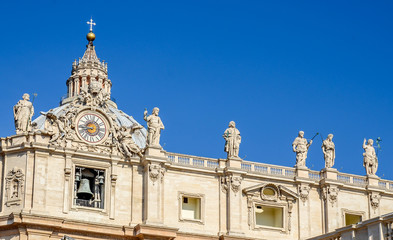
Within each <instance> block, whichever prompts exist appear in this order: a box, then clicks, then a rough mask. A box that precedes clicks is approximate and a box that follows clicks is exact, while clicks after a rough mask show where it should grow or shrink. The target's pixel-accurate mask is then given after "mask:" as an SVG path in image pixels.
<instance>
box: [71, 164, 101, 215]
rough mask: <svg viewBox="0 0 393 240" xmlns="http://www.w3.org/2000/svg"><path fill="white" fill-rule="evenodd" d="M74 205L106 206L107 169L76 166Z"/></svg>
mask: <svg viewBox="0 0 393 240" xmlns="http://www.w3.org/2000/svg"><path fill="white" fill-rule="evenodd" d="M74 180H75V181H74V182H75V184H74V205H76V206H81V207H92V208H101V209H103V208H104V204H105V202H104V200H105V197H104V196H105V171H104V170H101V169H94V168H85V167H78V166H77V167H75V176H74Z"/></svg>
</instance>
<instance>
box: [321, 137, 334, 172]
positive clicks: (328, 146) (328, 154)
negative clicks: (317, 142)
mask: <svg viewBox="0 0 393 240" xmlns="http://www.w3.org/2000/svg"><path fill="white" fill-rule="evenodd" d="M332 140H333V134H329V135H328V136H327V138H326V139H325V140H324V141H323V143H322V151H323V155H324V157H325V168H331V167H333V165H334V159H335V158H336V149H335V146H334V143H333V141H332Z"/></svg>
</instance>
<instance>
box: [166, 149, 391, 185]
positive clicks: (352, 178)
mask: <svg viewBox="0 0 393 240" xmlns="http://www.w3.org/2000/svg"><path fill="white" fill-rule="evenodd" d="M167 157H168V160H169V161H170V162H171V163H174V164H178V165H185V166H190V167H194V168H211V169H214V168H217V167H219V162H218V159H215V158H206V157H199V156H192V155H186V154H179V153H170V152H168V153H167ZM241 169H242V170H244V171H247V172H249V173H259V174H266V175H271V176H280V177H285V178H293V177H295V176H296V169H295V168H293V167H285V166H278V165H273V164H265V163H257V162H250V161H242V163H241ZM308 178H309V179H311V180H313V181H316V182H318V181H319V180H320V179H321V172H320V171H315V170H308ZM336 180H337V181H338V182H341V183H344V184H348V185H353V186H360V187H365V186H366V185H367V177H366V176H359V175H354V174H348V173H341V172H338V173H337V179H336ZM379 187H380V188H381V189H385V190H388V191H393V181H389V180H384V179H383V180H382V179H381V180H380V181H379Z"/></svg>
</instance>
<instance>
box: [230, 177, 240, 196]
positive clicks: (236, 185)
mask: <svg viewBox="0 0 393 240" xmlns="http://www.w3.org/2000/svg"><path fill="white" fill-rule="evenodd" d="M242 180H243V179H242V177H240V176H231V188H232V191H233V192H234V193H235V194H236V193H237V192H239V190H240V186H241V185H242Z"/></svg>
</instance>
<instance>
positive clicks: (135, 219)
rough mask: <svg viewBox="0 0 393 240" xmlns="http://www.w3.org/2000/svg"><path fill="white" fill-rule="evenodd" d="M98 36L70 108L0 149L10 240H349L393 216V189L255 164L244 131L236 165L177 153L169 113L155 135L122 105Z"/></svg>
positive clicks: (5, 232)
mask: <svg viewBox="0 0 393 240" xmlns="http://www.w3.org/2000/svg"><path fill="white" fill-rule="evenodd" d="M89 34H90V41H89V44H88V46H87V50H86V53H85V54H84V57H83V58H82V59H81V60H80V61H79V63H74V64H73V67H72V69H73V70H72V76H71V77H70V78H69V79H68V81H67V86H68V97H67V98H65V99H63V101H62V103H61V105H60V106H59V107H58V108H55V109H52V110H50V111H48V112H46V113H44V114H43V115H42V116H40V117H39V118H37V119H36V120H34V121H33V123H32V124H31V126H29V127H26V129H29V131H20V129H19V130H18V129H17V130H18V131H17V135H13V136H9V137H6V138H1V139H0V147H1V156H0V157H1V161H0V170H1V171H0V178H1V179H2V183H3V184H2V188H1V189H0V196H1V197H0V201H1V204H0V206H1V215H0V239H13V240H14V239H61V238H63V237H64V236H65V235H67V236H68V237H70V238H74V239H278V240H279V239H282V240H284V239H285V240H287V239H293V240H295V239H308V238H312V239H334V238H333V237H336V239H338V238H339V237H341V236H344V235H343V234H344V233H343V232H345V234H348V232H350V234H352V235H353V236H354V234H357V235H356V236H361V234H362V231H365V230H364V229H365V228H364V227H363V228H362V226H366V225H367V224H368V223H367V221H368V220H367V219H370V221H371V220H373V219H374V220H375V219H379V218H382V217H379V216H381V215H383V214H387V213H390V212H393V181H387V180H381V179H379V178H378V177H377V176H376V175H368V176H366V177H364V176H356V175H351V174H345V173H340V172H338V171H337V170H336V169H334V168H325V169H323V170H321V171H319V172H318V171H312V170H309V169H308V168H307V167H306V166H305V164H300V165H299V166H297V167H296V168H291V167H283V166H275V165H269V164H263V163H256V162H248V161H243V160H242V159H240V158H239V157H238V151H239V144H240V132H239V131H237V132H236V134H233V136H234V137H236V138H235V140H236V141H237V144H232V145H233V146H234V147H233V148H234V149H235V150H234V151H232V152H231V151H230V150H228V151H227V152H228V158H227V159H213V158H205V157H198V156H190V155H184V154H176V153H170V152H167V151H165V150H164V149H163V148H162V147H161V146H160V144H159V135H157V133H158V134H160V131H161V129H163V128H164V125H163V124H162V122H161V119H159V117H158V108H157V110H154V111H156V112H154V111H153V115H154V114H155V115H154V117H155V118H156V120H157V121H153V120H150V119H148V117H147V113H145V116H146V121H147V122H148V123H149V124H150V125H149V126H148V127H149V131H147V130H146V129H145V128H144V127H142V126H141V125H140V124H138V123H137V122H136V121H135V120H134V119H133V118H132V117H129V116H128V115H125V114H124V113H123V112H121V111H120V110H118V109H117V105H116V104H115V103H114V102H112V101H111V100H110V88H111V86H112V83H111V81H110V80H109V79H108V76H107V66H106V64H103V63H102V62H100V61H99V60H98V58H97V56H96V53H95V49H94V46H93V43H92V41H93V40H94V38H91V34H92V32H91V33H89ZM91 39H93V40H91ZM149 117H150V116H149ZM150 118H151V117H150ZM158 119H159V121H158ZM164 120H165V119H164ZM149 121H150V122H149ZM156 123H157V124H158V125H157V124H156ZM29 124H30V123H29ZM154 124H156V125H157V126H156V125H154ZM150 128H155V129H153V130H154V131H150V130H151V129H150ZM233 128H235V125H234V123H233ZM236 130H237V129H236ZM157 131H158V132H157ZM149 134H150V135H149ZM154 134H156V135H154ZM230 137H232V135H230V134H229V131H228V132H227V135H225V133H224V138H225V140H226V141H227V142H228V141H230V140H231V139H230ZM301 137H303V136H301ZM147 139H150V140H147ZM305 144H306V145H307V144H309V143H307V142H306V143H305ZM232 145H231V146H232ZM333 147H334V145H333ZM306 148H307V146H306ZM228 149H229V148H228ZM295 150H296V149H295ZM303 160H304V161H305V158H304V159H302V161H303ZM329 166H332V164H330V165H329ZM374 173H375V172H374ZM388 216H390V215H388ZM383 219H384V221H385V220H386V224H385V225H386V226H388V225H389V224H390V225H389V226H388V227H386V229H385V230H383V231H385V232H389V231H390V232H389V233H390V234H391V231H392V230H391V223H392V220H391V219H392V218H391V216H390V217H383ZM358 222H361V223H358ZM352 224H354V225H352ZM362 224H363V225H362ZM378 224H379V223H378ZM347 225H348V226H347ZM385 225H384V226H385ZM367 226H368V225H367ZM389 227H390V228H389ZM371 228H372V229H374V230H375V229H377V227H374V225H373V226H371V225H370V227H368V229H371ZM336 229H338V230H337V231H338V232H337V231H336ZM372 229H371V230H369V232H371V231H374V230H372ZM375 231H377V230H375ZM355 232H356V233H355ZM342 233H343V234H342ZM340 234H341V235H340ZM375 236H376V235H375ZM343 239H363V238H343ZM373 239H377V238H373Z"/></svg>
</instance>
